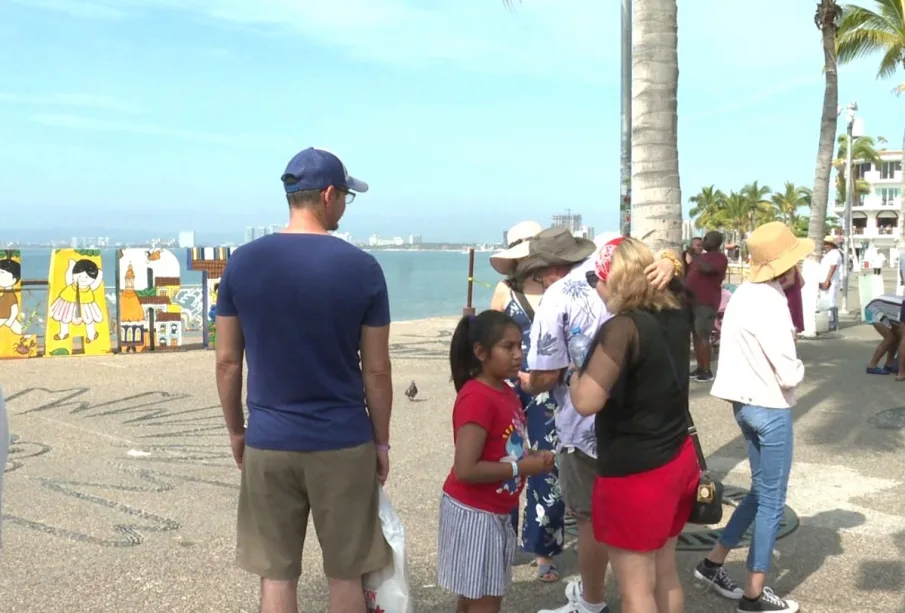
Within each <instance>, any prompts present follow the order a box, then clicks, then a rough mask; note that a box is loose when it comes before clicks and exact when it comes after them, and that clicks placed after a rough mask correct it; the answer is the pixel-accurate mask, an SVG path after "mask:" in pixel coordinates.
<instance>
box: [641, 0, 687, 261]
mask: <svg viewBox="0 0 905 613" xmlns="http://www.w3.org/2000/svg"><path fill="white" fill-rule="evenodd" d="M634 5H635V6H634V19H633V28H632V208H633V215H632V235H633V236H635V237H637V238H641V239H643V240H644V241H645V242H646V243H647V244H648V245H649V246H650V247H651V248H652V249H654V250H660V249H674V250H676V251H678V250H680V249H681V243H682V190H681V187H680V184H679V149H678V143H677V124H678V112H677V111H678V108H677V96H678V89H679V59H678V49H677V45H678V22H677V14H678V10H677V7H676V0H634Z"/></svg>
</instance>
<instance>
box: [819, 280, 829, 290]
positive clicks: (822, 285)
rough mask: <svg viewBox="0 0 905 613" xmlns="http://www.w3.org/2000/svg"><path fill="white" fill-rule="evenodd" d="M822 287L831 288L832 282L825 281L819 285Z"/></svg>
mask: <svg viewBox="0 0 905 613" xmlns="http://www.w3.org/2000/svg"><path fill="white" fill-rule="evenodd" d="M818 287H819V288H820V289H830V284H829V283H827V282H826V281H824V282H823V283H821V284H820V285H819V286H818Z"/></svg>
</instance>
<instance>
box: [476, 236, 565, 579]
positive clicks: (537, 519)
mask: <svg viewBox="0 0 905 613" xmlns="http://www.w3.org/2000/svg"><path fill="white" fill-rule="evenodd" d="M542 230H543V228H542V227H541V225H540V224H539V223H537V222H536V221H522V222H519V223H517V224H515V225H514V226H512V228H510V230H509V232H507V233H506V243H507V246H508V247H507V249H506V250H505V251H501V252H499V253H497V254H495V255H493V256H491V257H490V265H491V266H493V268H494V270H496V271H497V272H498V273H500V274H502V275H505V276H506V280H505V281H501V282H500V283H498V284H497V287H496V289H495V291H494V293H493V298H492V299H491V301H490V308H491V309H493V310H496V311H502V312H504V313H506V314H507V315H509V316H510V317H511V318H512V319H513V320H514V321H515V323H517V324H518V326H519V328H520V329H521V331H522V355H523V357H522V367H521V369H520V371H519V378H518V379H515V391H516V393H517V394H518V396H519V399H520V400H521V403H522V408H523V409H524V411H525V419H526V420H527V428H528V443H529V445H530V448H531V449H533V450H547V451H551V452H552V451H554V450H555V449H556V424H555V422H554V415H555V412H556V400H555V399H554V397H553V395H552V394H550V392H542V393H540V394H537V395H534V396H532V395H531V394H528V393H527V392H526V391H525V390H524V389H522V385H521V381H520V379H525V380H527V378H528V376H529V375H528V370H529V369H528V363H527V359H526V358H527V355H528V349H529V347H530V346H531V340H530V332H531V322H532V321H533V320H534V311H535V309H536V308H537V306H538V304H539V303H540V299H541V296H542V295H543V293H544V288H543V285H542V284H541V283H540V282H538V281H536V280H534V279H533V278H531V276H530V275H527V276H526V275H521V276H518V277H516V276H515V270H516V267H517V266H518V263H519V262H520V261H521V260H522V259H524V257H526V255H525V254H527V253H528V251H527V249H528V244H527V241H530V240H531V239H533V238H534V237H535V236H536V235H538V234H539V233H540V232H541V231H542ZM525 498H526V500H527V502H526V504H525V514H524V519H523V521H522V549H523V550H524V551H527V552H529V553H533V554H534V556H535V563H536V564H537V578H538V580H540V581H542V582H545V583H549V582H553V581H559V578H560V576H559V569H558V568H557V567H556V564H555V563H554V561H553V557H554V556H558V555H559V554H561V553H562V548H563V542H564V540H565V505H564V504H563V501H562V496H560V494H559V472H558V471H557V470H556V468H555V467H554V468H553V470H552V471H551V472H549V473H542V474H539V475H533V476H531V477H528V484H527V485H526V486H525ZM512 514H513V528H515V532H516V534H518V524H519V521H518V519H519V516H518V508H516V509H514V510H513V512H512Z"/></svg>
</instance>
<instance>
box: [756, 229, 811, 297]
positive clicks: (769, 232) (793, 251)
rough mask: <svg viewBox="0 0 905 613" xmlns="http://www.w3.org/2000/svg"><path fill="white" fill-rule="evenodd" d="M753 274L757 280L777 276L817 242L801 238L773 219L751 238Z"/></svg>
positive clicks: (766, 279)
mask: <svg viewBox="0 0 905 613" xmlns="http://www.w3.org/2000/svg"><path fill="white" fill-rule="evenodd" d="M748 250H749V251H750V253H751V275H750V279H751V281H753V282H754V283H764V282H766V281H770V280H772V279H775V278H776V277H778V276H779V275H781V274H783V273H784V272H786V271H787V270H789V269H790V268H792V267H793V266H795V265H796V264H798V262H800V261H801V260H803V259H804V258H805V256H807V255H809V254H811V253H812V252H813V251H814V241H812V240H811V239H809V238H798V237H797V236H795V235H794V234H792V231H791V230H789V228H788V227H786V225H785V224H783V223H782V222H779V221H771V222H770V223H767V224H764V225H762V226H760V227H759V228H757V229H756V230H754V232H752V233H751V235H750V236H749V237H748Z"/></svg>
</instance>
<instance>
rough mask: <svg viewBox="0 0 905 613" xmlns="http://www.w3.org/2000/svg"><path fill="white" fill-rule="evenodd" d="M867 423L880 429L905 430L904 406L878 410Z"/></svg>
mask: <svg viewBox="0 0 905 613" xmlns="http://www.w3.org/2000/svg"><path fill="white" fill-rule="evenodd" d="M867 423H869V424H870V425H872V426H873V427H874V428H879V429H881V430H905V407H898V408H895V409H887V410H885V411H880V412H879V413H877V414H876V415H874V416H873V417H871V418H870V419H868V420H867Z"/></svg>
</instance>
